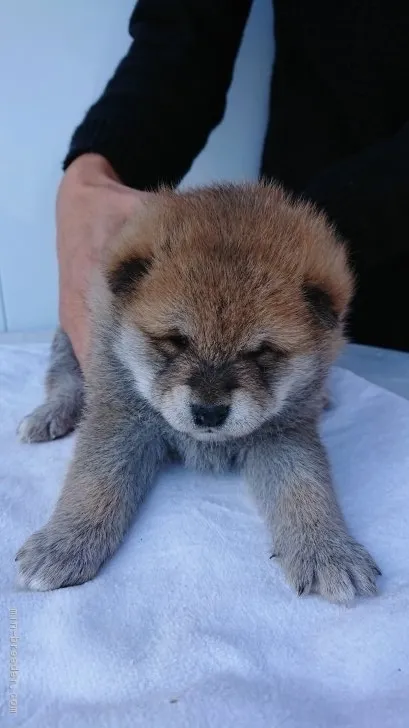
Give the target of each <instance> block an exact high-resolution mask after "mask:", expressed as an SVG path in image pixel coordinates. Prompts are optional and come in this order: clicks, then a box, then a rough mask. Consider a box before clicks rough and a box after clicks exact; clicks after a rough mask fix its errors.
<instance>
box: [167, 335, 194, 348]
mask: <svg viewBox="0 0 409 728" xmlns="http://www.w3.org/2000/svg"><path fill="white" fill-rule="evenodd" d="M165 341H166V342H167V343H168V344H170V345H171V346H174V347H175V349H178V350H179V351H183V350H184V349H187V347H188V346H189V339H188V338H187V336H183V334H178V333H175V334H170V335H169V336H167V337H166V339H165Z"/></svg>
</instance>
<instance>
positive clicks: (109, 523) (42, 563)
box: [16, 406, 166, 590]
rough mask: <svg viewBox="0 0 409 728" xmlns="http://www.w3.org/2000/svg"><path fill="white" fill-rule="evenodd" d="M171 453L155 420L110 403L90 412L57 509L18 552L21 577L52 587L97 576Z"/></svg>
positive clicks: (30, 585)
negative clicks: (153, 421)
mask: <svg viewBox="0 0 409 728" xmlns="http://www.w3.org/2000/svg"><path fill="white" fill-rule="evenodd" d="M165 456H166V447H165V444H164V442H163V441H162V440H161V439H160V437H159V434H158V432H157V430H156V429H155V427H154V426H153V424H151V426H149V423H147V424H145V422H143V423H141V422H140V421H139V420H138V419H136V417H133V416H132V414H130V413H129V412H120V411H114V410H113V409H112V407H109V406H106V407H105V408H104V407H102V406H100V408H99V410H98V411H97V412H95V411H93V413H92V414H90V415H89V416H87V417H86V418H85V419H84V421H83V422H82V424H81V426H80V429H79V433H78V441H77V446H76V450H75V455H74V460H73V462H72V465H71V468H70V469H69V472H68V475H67V478H66V482H65V485H64V488H63V491H62V493H61V496H60V498H59V500H58V502H57V506H56V508H55V511H54V514H53V515H52V517H51V519H50V521H49V522H48V523H47V524H46V525H45V526H44V528H42V529H41V530H40V531H38V532H37V533H34V534H33V535H32V536H31V537H30V538H29V539H28V541H27V542H26V543H25V544H24V546H22V548H21V549H20V551H19V552H18V554H17V557H16V560H17V561H18V569H19V583H20V585H21V586H23V587H26V588H28V589H37V590H47V589H58V588H59V587H63V586H70V585H74V584H81V583H83V582H85V581H88V580H89V579H92V578H93V577H94V576H95V575H96V573H97V572H98V570H99V569H100V567H101V566H102V564H103V563H104V561H105V560H106V559H107V558H109V556H111V554H112V553H113V552H114V551H115V550H116V548H117V547H118V546H119V544H120V542H121V541H122V538H123V536H124V534H125V532H126V529H127V528H128V525H129V524H130V521H131V519H132V517H133V515H134V514H135V511H136V510H137V508H138V506H139V505H140V503H141V502H142V500H143V497H144V495H145V493H146V492H147V490H148V489H149V487H150V486H151V484H152V482H153V480H154V478H155V475H156V473H157V471H158V469H159V467H160V466H161V464H162V463H163V461H164V459H165Z"/></svg>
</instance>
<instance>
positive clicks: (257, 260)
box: [107, 184, 352, 358]
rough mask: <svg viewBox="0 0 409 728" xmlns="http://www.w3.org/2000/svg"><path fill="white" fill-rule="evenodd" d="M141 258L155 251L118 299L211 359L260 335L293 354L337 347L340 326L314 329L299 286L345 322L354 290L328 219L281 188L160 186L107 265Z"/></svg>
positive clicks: (138, 320) (148, 328)
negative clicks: (317, 294) (141, 275)
mask: <svg viewBox="0 0 409 728" xmlns="http://www.w3.org/2000/svg"><path fill="white" fill-rule="evenodd" d="M223 197H224V198H225V199H223ZM152 242H153V244H152ZM221 243H222V244H221ZM135 254H137V255H141V256H142V257H150V256H153V259H154V260H153V266H152V270H151V272H150V275H149V276H147V277H146V278H145V279H144V280H142V281H141V284H140V285H139V286H138V287H136V288H135V292H134V294H133V295H131V296H129V297H127V298H125V299H124V300H123V302H122V304H121V305H122V306H123V315H124V317H125V319H126V320H127V321H128V322H129V323H130V324H131V325H137V326H138V327H139V328H140V329H142V330H143V331H144V332H146V333H147V334H149V335H152V336H155V337H165V336H167V335H168V333H169V332H170V331H172V330H173V329H174V328H177V329H178V330H180V331H183V333H185V334H186V335H188V336H190V337H191V338H192V339H193V340H195V341H196V343H197V346H198V347H199V348H200V354H201V355H204V356H207V355H210V356H211V357H212V358H214V357H216V358H217V357H218V356H224V355H231V354H236V353H237V352H238V351H240V350H243V349H246V348H255V347H256V346H257V344H258V342H259V341H261V340H263V339H268V340H269V341H271V343H273V344H274V345H275V346H277V347H278V348H279V349H282V350H283V351H286V352H288V353H291V354H295V353H308V352H311V351H314V349H315V348H316V347H319V348H320V349H321V350H323V349H326V350H327V351H328V355H329V356H330V357H331V358H332V357H333V356H335V355H336V353H337V351H338V348H339V346H340V343H341V342H342V335H341V327H340V326H337V327H336V328H335V329H334V330H328V331H323V328H322V327H320V326H317V325H316V321H315V320H314V317H313V316H311V312H310V311H309V310H308V307H307V306H306V302H305V300H304V298H303V294H302V285H303V284H313V285H317V286H319V287H320V288H322V289H323V290H324V291H325V292H326V293H327V294H329V296H330V298H331V301H332V304H333V307H334V309H335V311H336V312H337V313H338V314H339V315H340V318H341V321H342V319H343V318H344V316H345V313H346V310H347V307H348V304H349V302H350V299H351V295H352V275H351V272H350V270H349V268H348V265H347V258H346V252H345V247H344V246H343V245H342V244H340V241H339V240H338V239H337V236H336V234H335V232H334V230H333V229H332V228H331V227H330V226H329V224H328V222H327V221H326V219H325V217H324V215H322V214H321V213H318V212H317V211H315V210H314V209H313V207H312V206H311V205H309V204H307V203H302V202H297V203H294V201H292V200H291V199H290V198H289V197H288V196H287V195H286V194H285V193H284V192H283V191H282V189H281V188H279V187H276V186H272V185H250V184H249V185H244V186H241V187H231V188H227V190H226V188H222V189H220V190H219V189H218V188H212V189H209V190H200V191H198V192H195V191H192V192H190V193H184V194H183V195H181V194H179V193H177V192H170V191H164V192H163V193H162V195H161V196H159V197H158V201H157V206H156V207H155V208H154V209H153V210H152V209H147V210H146V214H145V216H144V217H143V219H142V220H141V218H140V216H139V218H138V219H135V220H133V221H131V222H130V224H129V225H128V226H127V228H126V229H125V230H124V232H123V234H122V239H121V241H120V244H119V245H118V246H117V248H116V250H115V253H114V255H113V256H112V258H111V259H110V260H109V262H108V265H107V269H108V270H111V271H112V270H114V269H115V268H116V267H117V266H118V265H119V264H120V263H121V262H122V261H124V260H126V259H128V258H132V257H133V256H135ZM192 261H194V266H193V265H192ZM187 311H188V312H189V315H186V312H187Z"/></svg>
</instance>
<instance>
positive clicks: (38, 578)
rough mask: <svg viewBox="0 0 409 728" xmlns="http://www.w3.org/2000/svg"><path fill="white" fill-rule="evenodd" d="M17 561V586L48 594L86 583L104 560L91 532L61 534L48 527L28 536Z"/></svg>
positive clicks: (63, 532) (72, 531)
mask: <svg viewBox="0 0 409 728" xmlns="http://www.w3.org/2000/svg"><path fill="white" fill-rule="evenodd" d="M16 561H17V562H18V584H19V586H21V587H23V588H26V589H33V590H36V591H47V590H49V589H59V588H60V587H64V586H73V585H75V584H83V583H84V582H85V581H89V580H90V579H92V578H93V577H94V576H95V575H96V573H97V571H98V570H99V568H100V566H101V564H102V562H103V561H104V557H103V553H102V549H101V547H100V545H98V540H97V539H96V538H94V537H93V534H92V532H88V533H86V532H77V531H75V529H73V530H68V529H66V530H65V531H64V528H63V527H59V528H58V527H52V526H50V525H48V526H45V528H43V529H42V530H41V531H37V532H36V533H33V535H32V536H30V538H29V539H28V540H27V541H26V543H25V544H24V545H23V546H22V547H21V549H20V550H19V551H18V553H17V556H16Z"/></svg>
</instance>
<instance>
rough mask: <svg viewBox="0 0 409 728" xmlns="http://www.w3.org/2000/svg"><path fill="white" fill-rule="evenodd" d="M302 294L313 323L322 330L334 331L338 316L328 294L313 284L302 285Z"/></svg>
mask: <svg viewBox="0 0 409 728" xmlns="http://www.w3.org/2000/svg"><path fill="white" fill-rule="evenodd" d="M302 292H303V296H304V299H305V300H306V302H307V305H308V308H309V310H310V313H311V315H312V316H313V317H314V319H315V321H316V322H317V323H318V324H319V325H320V326H322V327H323V328H326V329H334V328H335V327H336V326H337V324H338V323H339V315H338V313H337V311H336V309H335V306H334V302H333V301H332V299H331V296H330V295H329V293H328V292H327V291H325V290H324V289H323V288H321V286H318V285H316V284H313V283H304V285H303V288H302Z"/></svg>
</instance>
